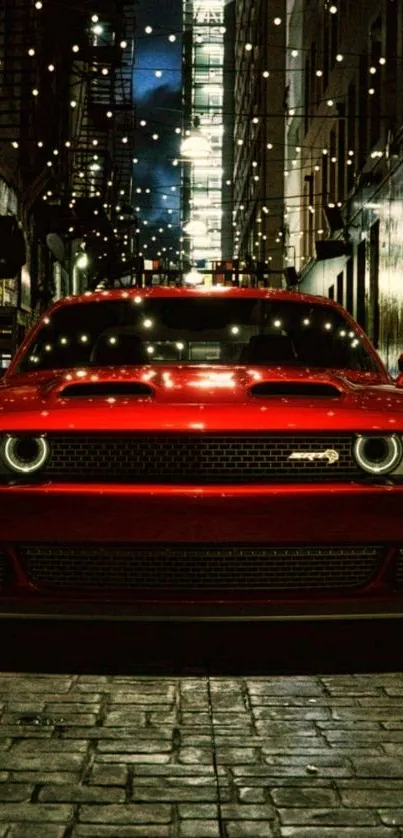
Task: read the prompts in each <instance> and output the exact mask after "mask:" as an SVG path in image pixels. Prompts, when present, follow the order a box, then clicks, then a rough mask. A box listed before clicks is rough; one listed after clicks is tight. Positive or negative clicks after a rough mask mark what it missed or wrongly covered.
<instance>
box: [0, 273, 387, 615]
mask: <svg viewBox="0 0 403 838" xmlns="http://www.w3.org/2000/svg"><path fill="white" fill-rule="evenodd" d="M402 454H403V389H399V387H398V386H397V384H396V383H395V382H394V380H393V379H392V378H391V376H390V375H389V374H388V372H387V371H386V369H385V367H384V366H383V364H382V362H381V360H380V358H379V357H378V355H377V354H376V352H375V350H374V349H373V347H372V346H371V344H370V342H369V340H368V338H367V337H366V336H365V334H364V333H363V332H362V330H361V329H360V327H359V326H358V325H357V323H356V322H355V321H354V320H353V319H352V318H351V317H350V315H349V314H347V312H346V311H344V310H343V309H342V308H341V307H340V306H339V305H337V304H336V303H334V302H332V301H331V300H328V299H324V298H320V297H313V296H308V295H305V294H302V293H299V292H291V291H275V290H267V289H233V288H226V287H221V288H219V287H212V288H205V289H203V288H202V289H200V288H198V289H185V288H152V289H140V290H139V289H136V288H133V289H129V290H119V291H118V290H116V291H100V292H95V293H88V294H84V295H83V296H80V297H69V298H66V299H64V300H62V301H59V302H58V303H56V304H55V305H53V306H52V307H51V308H50V309H49V311H48V312H47V313H46V314H45V315H44V316H43V317H42V319H41V320H40V322H39V323H38V324H37V325H36V326H35V328H34V329H33V331H32V332H31V334H30V335H29V336H28V338H27V340H26V341H25V343H24V344H23V346H22V347H21V349H20V350H19V352H18V354H17V355H16V357H15V358H14V359H13V361H12V363H11V365H10V367H9V368H8V370H7V371H6V374H5V375H4V378H3V379H2V381H1V384H0V586H1V587H0V614H1V615H3V616H23V615H25V616H42V617H44V616H49V617H66V616H71V617H83V616H85V617H89V616H91V617H92V616H94V617H99V618H102V617H105V618H114V619H117V618H118V619H120V618H126V619H133V620H135V619H161V620H165V619H177V620H178V619H187V620H188V619H194V620H203V619H206V620H208V619H224V620H225V619H227V620H228V619H237V620H238V619H243V618H244V619H262V620H270V619H297V618H298V619H300V618H305V617H306V618H311V617H315V618H328V617H335V618H339V617H342V618H344V617H345V618H347V617H348V618H351V617H372V616H379V617H385V616H403V514H402V509H403V456H402Z"/></svg>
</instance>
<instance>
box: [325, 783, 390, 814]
mask: <svg viewBox="0 0 403 838" xmlns="http://www.w3.org/2000/svg"><path fill="white" fill-rule="evenodd" d="M340 797H341V802H342V803H343V805H344V806H351V807H356V808H357V809H363V808H365V807H368V808H372V809H379V808H381V807H382V808H386V807H388V808H389V807H392V808H397V807H399V806H401V805H402V791H401V789H387V788H382V789H377V788H376V786H374V788H372V789H356V788H352V789H340Z"/></svg>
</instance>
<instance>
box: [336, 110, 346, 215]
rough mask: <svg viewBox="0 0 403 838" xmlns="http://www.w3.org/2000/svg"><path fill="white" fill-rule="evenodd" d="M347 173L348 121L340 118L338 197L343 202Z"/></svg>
mask: <svg viewBox="0 0 403 838" xmlns="http://www.w3.org/2000/svg"><path fill="white" fill-rule="evenodd" d="M345 175H346V123H345V120H344V119H339V125H338V150H337V197H338V200H339V201H341V202H342V203H343V202H344V199H345Z"/></svg>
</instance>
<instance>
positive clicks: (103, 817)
mask: <svg viewBox="0 0 403 838" xmlns="http://www.w3.org/2000/svg"><path fill="white" fill-rule="evenodd" d="M79 820H80V821H81V822H88V823H99V824H119V823H121V824H135V823H147V824H153V823H170V820H171V807H170V806H167V805H166V804H165V803H128V804H126V805H116V806H115V805H114V804H111V805H105V806H103V805H100V806H97V805H93V806H86V805H83V806H80V810H79Z"/></svg>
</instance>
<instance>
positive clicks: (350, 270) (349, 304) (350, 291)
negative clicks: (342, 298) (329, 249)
mask: <svg viewBox="0 0 403 838" xmlns="http://www.w3.org/2000/svg"><path fill="white" fill-rule="evenodd" d="M346 279H347V283H346V309H347V311H349V312H350V314H352V313H353V305H354V302H353V300H354V284H353V283H354V265H353V260H352V259H351V258H350V259H349V260H348V262H347V269H346Z"/></svg>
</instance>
